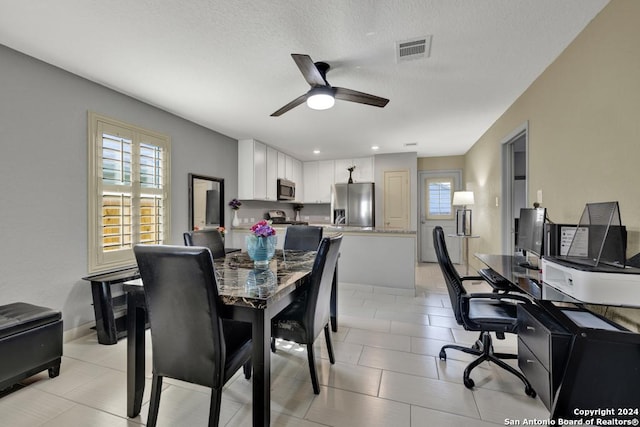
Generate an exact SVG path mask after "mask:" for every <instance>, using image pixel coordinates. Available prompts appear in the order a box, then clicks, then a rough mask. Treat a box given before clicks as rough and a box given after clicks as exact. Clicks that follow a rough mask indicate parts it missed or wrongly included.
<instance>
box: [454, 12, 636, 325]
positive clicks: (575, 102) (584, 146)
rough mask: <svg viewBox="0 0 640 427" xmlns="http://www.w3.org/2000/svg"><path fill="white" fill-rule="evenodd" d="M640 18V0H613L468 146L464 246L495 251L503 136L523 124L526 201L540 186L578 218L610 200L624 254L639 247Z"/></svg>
mask: <svg viewBox="0 0 640 427" xmlns="http://www.w3.org/2000/svg"><path fill="white" fill-rule="evenodd" d="M638 22H640V1H632V0H612V1H611V2H610V3H609V5H607V6H606V7H605V8H604V9H603V10H602V12H601V13H600V14H599V15H598V16H596V17H595V19H594V20H593V21H592V22H591V23H590V24H589V25H588V26H587V27H586V28H585V29H584V31H583V32H582V33H581V34H580V35H579V36H578V37H577V38H576V39H575V40H574V41H573V42H572V43H571V45H569V47H568V48H567V49H566V50H565V51H564V52H563V53H562V54H561V55H560V56H559V57H558V58H557V60H556V61H555V62H554V63H553V64H551V65H550V66H549V67H548V68H547V70H545V72H544V73H543V74H541V75H540V77H539V78H538V79H537V80H536V81H535V82H534V83H533V84H532V85H531V86H530V87H529V88H528V89H527V90H526V91H525V92H524V93H523V94H522V96H520V98H519V99H518V100H517V101H516V102H515V103H514V104H513V105H512V106H511V107H510V108H509V109H508V110H507V111H506V112H505V113H504V115H503V116H502V117H501V118H500V119H498V120H497V121H496V123H495V124H494V125H493V126H491V128H490V129H489V130H488V131H487V132H486V133H485V135H483V136H482V138H481V139H480V140H478V141H477V142H476V144H475V145H474V146H473V147H472V148H471V149H470V150H469V151H468V152H467V154H466V162H465V176H466V179H465V180H466V186H467V189H471V190H474V191H475V196H476V203H475V205H474V215H473V217H474V231H476V232H477V234H479V235H480V236H481V238H480V239H474V240H475V241H474V242H472V245H473V246H475V247H473V246H472V247H471V249H470V251H473V252H476V251H477V252H491V253H500V252H501V251H502V248H501V238H500V230H501V224H500V209H501V208H500V207H496V203H495V198H496V197H497V196H500V192H501V181H500V175H501V164H500V149H501V147H500V143H501V141H503V140H504V139H505V138H506V137H507V136H508V135H509V134H511V133H512V132H513V131H514V129H516V128H518V127H519V126H521V125H522V124H523V123H526V122H527V121H528V124H529V155H530V157H529V192H528V194H529V198H530V200H529V202H530V203H533V201H534V199H535V197H536V191H537V190H538V189H541V190H543V206H544V207H546V208H547V210H548V213H549V216H550V218H551V220H552V221H554V222H568V223H575V222H577V221H578V220H579V218H580V214H581V212H582V209H583V207H584V205H585V203H587V202H604V201H615V200H617V201H619V202H620V212H621V217H622V222H623V223H624V224H625V225H626V226H627V230H628V232H629V239H628V255H629V256H632V255H634V254H636V253H638V252H640V241H639V240H640V239H639V232H640V188H639V183H640V25H638ZM523 54H526V52H523ZM476 266H478V265H476ZM632 317H635V318H636V319H640V316H638V313H637V312H635V313H633V314H632Z"/></svg>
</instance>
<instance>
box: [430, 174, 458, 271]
mask: <svg viewBox="0 0 640 427" xmlns="http://www.w3.org/2000/svg"><path fill="white" fill-rule="evenodd" d="M461 176H462V173H461V171H459V170H451V171H426V172H420V174H419V186H420V236H419V238H420V262H437V258H436V252H435V249H434V247H433V228H434V227H435V226H437V225H439V226H441V227H442V229H443V231H444V235H445V240H446V243H447V250H448V251H449V256H450V258H451V261H452V262H453V263H456V264H459V263H461V262H462V245H461V241H462V239H458V238H455V237H449V235H452V234H455V233H456V221H455V210H454V208H453V206H452V205H451V202H452V198H453V192H454V191H456V190H459V189H460V182H461V180H462V178H461Z"/></svg>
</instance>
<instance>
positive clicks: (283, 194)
mask: <svg viewBox="0 0 640 427" xmlns="http://www.w3.org/2000/svg"><path fill="white" fill-rule="evenodd" d="M295 199H296V184H295V182H293V181H289V180H286V179H278V200H295Z"/></svg>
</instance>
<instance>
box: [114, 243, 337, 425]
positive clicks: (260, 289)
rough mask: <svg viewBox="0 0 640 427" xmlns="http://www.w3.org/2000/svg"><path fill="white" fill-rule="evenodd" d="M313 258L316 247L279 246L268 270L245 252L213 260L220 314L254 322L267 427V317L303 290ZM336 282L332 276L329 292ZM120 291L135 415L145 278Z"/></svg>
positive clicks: (258, 403)
mask: <svg viewBox="0 0 640 427" xmlns="http://www.w3.org/2000/svg"><path fill="white" fill-rule="evenodd" d="M315 256H316V251H294V250H281V249H279V250H276V253H275V255H274V257H273V259H272V260H271V261H270V262H269V264H268V266H267V267H266V268H265V267H258V266H255V265H254V262H253V261H252V260H251V259H250V258H249V255H248V254H247V253H246V252H233V253H230V254H227V255H226V256H225V257H224V258H219V259H214V268H215V277H216V280H217V284H218V295H219V297H220V302H221V304H220V308H221V310H220V311H221V316H222V317H224V318H228V319H233V320H240V321H244V322H249V323H251V325H252V341H253V351H252V364H253V373H252V396H253V397H252V398H253V401H252V408H253V413H252V418H253V425H254V426H268V425H269V424H270V420H271V393H270V388H271V354H270V351H271V349H270V342H271V319H272V318H273V317H274V316H275V315H276V314H278V313H279V312H280V311H282V310H283V309H284V308H285V307H287V306H288V305H289V304H290V303H291V302H293V301H294V299H295V298H296V297H298V296H299V295H301V294H302V293H303V292H304V290H305V289H306V287H307V286H308V282H309V281H308V280H307V279H308V278H309V276H310V274H311V270H312V267H313V263H314V260H315ZM336 284H337V277H336V276H335V275H334V283H333V290H332V291H333V292H332V293H333V294H335V291H336V289H335V286H336ZM124 290H125V292H126V293H127V335H128V338H127V340H128V342H127V415H128V416H129V417H136V416H138V414H139V413H140V409H141V406H142V396H143V393H144V388H145V329H146V327H147V326H148V324H147V314H146V304H145V296H144V283H143V278H142V279H138V280H134V281H131V282H127V283H125V284H124ZM333 301H334V302H335V299H334V300H333ZM334 310H335V306H333V307H332V311H334ZM334 317H335V312H334Z"/></svg>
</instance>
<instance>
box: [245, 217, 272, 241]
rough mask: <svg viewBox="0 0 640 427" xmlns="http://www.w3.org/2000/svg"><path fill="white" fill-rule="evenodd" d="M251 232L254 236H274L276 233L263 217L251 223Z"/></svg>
mask: <svg viewBox="0 0 640 427" xmlns="http://www.w3.org/2000/svg"><path fill="white" fill-rule="evenodd" d="M251 232H252V233H253V235H254V236H256V237H269V236H275V234H276V230H274V229H273V227H271V225H270V224H269V223H268V222H267V221H266V220H264V219H263V220H262V221H258V222H257V223H255V224H253V226H252V227H251Z"/></svg>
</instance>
